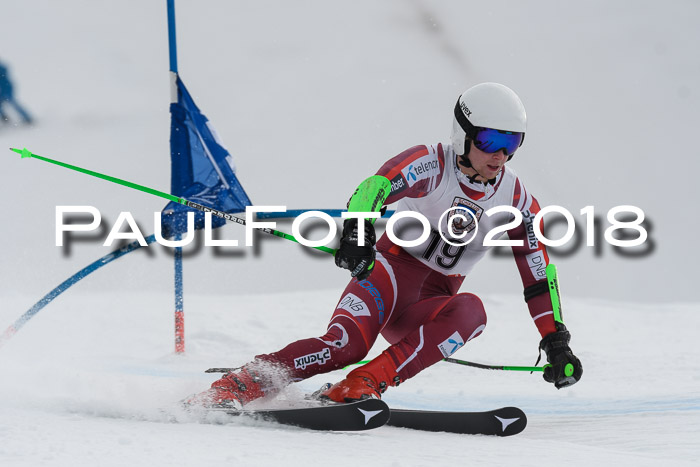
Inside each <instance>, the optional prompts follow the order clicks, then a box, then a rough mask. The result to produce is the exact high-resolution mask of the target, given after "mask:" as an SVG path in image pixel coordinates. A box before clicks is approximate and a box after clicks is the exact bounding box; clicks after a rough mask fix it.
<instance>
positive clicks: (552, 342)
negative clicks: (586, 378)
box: [540, 323, 583, 389]
mask: <svg viewBox="0 0 700 467" xmlns="http://www.w3.org/2000/svg"><path fill="white" fill-rule="evenodd" d="M569 340H571V334H569V331H567V330H566V326H564V325H563V324H561V323H557V331H556V332H553V333H551V334H548V335H546V336H545V337H544V338H543V339H542V340H541V341H540V349H541V350H544V352H545V353H546V354H547V361H548V362H549V363H550V364H549V365H547V366H545V369H544V374H543V375H542V376H543V377H544V380H545V381H547V382H548V383H554V386H555V387H556V388H557V389H561V388H565V387H567V386H571V385H572V384H576V383H577V382H578V380H580V379H581V375H582V374H583V367H582V366H581V361H580V360H579V359H578V358H576V355H574V353H573V352H572V351H571V349H570V348H569Z"/></svg>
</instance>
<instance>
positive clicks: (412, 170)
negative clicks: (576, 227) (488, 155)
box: [256, 144, 555, 381]
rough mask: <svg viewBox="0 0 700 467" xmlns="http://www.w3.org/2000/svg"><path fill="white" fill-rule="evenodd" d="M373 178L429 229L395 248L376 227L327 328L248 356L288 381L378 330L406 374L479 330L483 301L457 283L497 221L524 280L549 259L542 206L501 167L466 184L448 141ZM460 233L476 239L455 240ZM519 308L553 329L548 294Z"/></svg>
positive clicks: (323, 368) (538, 276)
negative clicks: (361, 275) (371, 258)
mask: <svg viewBox="0 0 700 467" xmlns="http://www.w3.org/2000/svg"><path fill="white" fill-rule="evenodd" d="M377 175H382V176H384V177H386V178H388V179H389V180H390V181H391V185H392V189H391V194H390V195H389V197H388V198H387V200H386V202H385V204H387V205H388V204H393V203H395V202H398V205H397V208H396V210H397V212H401V211H414V212H418V213H421V214H422V215H423V216H425V217H426V218H427V219H428V221H429V223H430V227H431V233H430V235H429V236H428V237H427V239H426V240H425V241H423V242H422V243H421V244H420V245H417V246H412V247H400V246H398V245H396V244H394V243H392V241H391V240H390V239H389V238H388V236H387V235H386V234H384V235H383V236H382V237H381V238H380V240H379V241H378V243H377V259H376V262H375V268H374V271H373V272H372V274H371V275H370V277H369V278H368V279H367V280H364V281H358V280H357V279H353V280H351V281H350V283H349V284H348V286H347V287H346V288H345V291H344V292H343V294H342V295H341V297H340V300H339V301H338V304H337V305H336V308H335V311H334V313H333V316H332V318H331V320H330V323H329V326H328V329H327V332H326V334H325V335H323V336H321V337H318V338H309V339H302V340H299V341H297V342H293V343H292V344H289V345H288V346H286V347H285V348H284V349H282V350H280V351H279V352H274V353H271V354H265V355H259V356H257V357H256V358H257V359H260V360H264V361H268V362H271V363H274V364H277V365H281V366H283V367H284V368H285V369H286V370H287V371H288V372H289V376H290V377H291V379H292V380H301V379H305V378H308V377H310V376H313V375H316V374H319V373H325V372H328V371H332V370H335V369H338V368H342V367H345V366H346V365H348V364H351V363H355V362H357V361H359V360H361V359H362V358H364V357H365V356H366V355H367V353H368V352H369V350H370V349H371V347H372V345H373V344H374V342H375V340H376V339H377V337H378V336H379V334H380V333H381V334H382V336H383V337H384V338H385V339H386V340H387V341H388V342H389V343H390V344H391V345H390V347H389V348H388V349H387V352H388V353H389V355H390V356H391V358H392V359H393V361H394V363H395V365H396V369H397V372H398V374H399V376H400V378H401V380H402V381H404V380H406V379H408V378H411V377H412V376H415V375H416V374H417V373H418V372H420V371H421V370H423V369H424V368H426V367H428V366H430V365H432V364H434V363H436V362H438V361H440V360H441V359H443V358H445V357H448V356H450V355H452V354H453V353H454V352H455V351H456V350H457V349H459V348H460V347H461V346H463V345H464V344H465V343H467V342H468V341H469V340H471V339H473V338H475V337H476V336H478V335H479V334H481V332H482V331H483V330H484V327H485V326H486V312H485V310H484V306H483V304H482V302H481V300H480V299H479V297H477V296H476V295H473V294H471V293H458V290H459V288H460V286H461V285H462V282H463V280H464V277H465V276H466V274H468V273H469V272H470V271H471V270H472V268H473V267H474V265H475V264H476V263H477V262H478V261H479V260H480V259H481V258H483V256H484V255H485V254H486V252H487V251H488V249H489V248H490V247H489V246H484V245H483V243H484V239H485V238H486V236H487V235H489V234H490V233H493V232H497V231H494V229H497V228H498V227H502V226H507V230H506V228H503V227H502V228H501V229H500V230H501V231H500V233H497V234H496V235H495V236H493V239H497V238H498V237H500V236H501V235H503V234H505V233H508V236H509V238H510V240H511V241H519V243H521V245H519V246H512V249H513V253H514V256H515V262H516V264H517V267H518V270H519V272H520V276H521V278H522V281H523V286H524V287H529V286H532V285H533V284H535V283H537V282H538V281H543V280H546V276H545V272H544V271H545V267H546V266H547V264H548V263H549V258H548V256H547V251H546V249H545V246H544V245H543V244H542V243H541V242H538V240H537V238H536V237H535V236H534V233H533V224H532V223H533V220H534V217H535V215H536V214H537V212H538V211H539V209H540V207H539V204H538V203H537V200H536V199H535V198H534V197H533V196H532V195H530V193H529V192H528V191H527V190H526V189H525V187H524V185H523V184H522V182H521V181H520V180H519V178H518V176H517V175H516V173H515V172H514V171H513V170H512V169H510V168H509V167H504V169H503V170H502V171H501V172H500V173H499V174H498V176H497V177H496V179H495V181H494V183H492V184H490V183H489V184H483V183H481V182H476V183H472V182H470V181H469V179H468V177H467V176H466V175H464V174H463V173H462V172H461V171H460V170H459V166H458V164H457V156H456V154H455V153H454V151H453V150H452V147H451V146H450V145H445V144H435V145H428V146H415V147H413V148H410V149H408V150H406V151H404V152H402V153H401V154H399V155H398V156H396V157H394V158H392V159H390V160H389V161H387V162H386V163H385V164H384V165H383V166H382V167H381V168H380V169H379V171H378V172H377ZM499 206H512V207H513V208H515V209H516V210H517V211H516V212H518V213H519V215H518V216H514V215H513V213H512V212H505V211H504V212H499V213H495V214H492V215H490V216H488V215H486V212H488V211H489V210H490V209H492V208H496V207H499ZM451 208H452V209H451ZM448 209H451V211H450V212H448V213H447V214H444V213H445V211H447V210H448ZM470 214H471V215H470ZM419 225H420V224H418V223H416V222H412V221H411V220H410V219H402V220H400V221H398V222H397V223H396V226H395V229H394V231H395V232H396V233H397V234H398V236H399V237H400V238H401V239H404V240H410V239H416V238H418V237H419V236H420V233H421V232H422V227H420V228H418V226H419ZM540 228H542V226H540ZM441 234H442V235H441ZM459 235H466V236H465V237H464V238H465V239H468V238H470V237H472V236H474V238H473V239H472V241H471V242H470V243H469V244H468V245H459V244H458V243H462V241H460V240H459ZM446 239H447V240H450V242H451V243H455V244H456V245H451V244H450V243H449V242H447V241H446ZM527 305H528V308H529V311H530V315H531V316H532V318H533V320H534V323H535V325H536V326H537V328H538V330H539V332H540V334H541V335H542V336H545V335H547V334H549V333H551V332H554V331H555V327H554V317H553V313H552V304H551V300H550V298H549V295H548V294H540V295H536V296H535V297H533V298H532V299H530V300H529V301H528V303H527Z"/></svg>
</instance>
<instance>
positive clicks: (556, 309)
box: [545, 264, 574, 376]
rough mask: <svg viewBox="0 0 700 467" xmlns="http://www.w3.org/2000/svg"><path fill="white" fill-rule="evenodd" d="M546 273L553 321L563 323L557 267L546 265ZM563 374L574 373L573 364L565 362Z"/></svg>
mask: <svg viewBox="0 0 700 467" xmlns="http://www.w3.org/2000/svg"><path fill="white" fill-rule="evenodd" d="M545 274H546V275H547V286H548V287H549V296H550V298H551V299H552V311H553V313H554V321H555V322H557V323H560V324H562V325H563V324H564V320H563V318H562V315H561V293H560V291H559V276H558V275H557V267H556V266H555V265H553V264H549V265H547V268H546V269H545ZM564 374H565V375H566V376H571V375H573V374H574V365H572V364H571V363H567V364H566V366H565V367H564Z"/></svg>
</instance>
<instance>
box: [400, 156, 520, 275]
mask: <svg viewBox="0 0 700 467" xmlns="http://www.w3.org/2000/svg"><path fill="white" fill-rule="evenodd" d="M427 147H428V151H429V154H428V155H427V156H424V157H425V158H427V159H428V160H431V159H432V158H435V160H436V161H437V159H438V153H437V144H435V145H429V146H427ZM442 147H443V150H444V155H445V167H444V169H443V170H444V174H443V176H442V180H440V184H439V185H438V186H437V187H435V188H434V189H433V190H432V191H430V192H429V193H428V194H427V195H426V196H424V197H422V198H408V197H406V198H402V199H401V200H399V202H398V204H397V207H396V212H397V213H398V212H400V211H407V210H408V211H414V212H419V213H421V214H422V215H423V216H425V217H426V218H427V219H428V221H429V222H430V227H431V229H432V232H431V234H430V236H429V237H428V239H427V240H426V241H424V242H423V243H422V244H420V245H418V246H414V247H402V248H404V249H405V250H406V251H407V252H408V253H410V254H411V255H412V256H413V257H415V258H416V259H418V260H420V261H421V262H422V263H423V264H425V265H427V266H428V267H430V268H432V269H434V270H435V271H438V272H441V273H442V274H445V275H462V276H465V275H467V274H468V273H469V271H471V270H472V268H473V267H474V265H475V264H476V263H477V262H478V261H479V260H480V259H481V258H482V257H483V256H484V255H485V254H486V252H487V251H488V249H489V248H491V247H487V246H484V245H483V242H484V237H485V236H486V234H487V233H489V231H491V230H492V229H493V228H495V227H498V226H502V225H504V224H506V223H507V222H509V221H511V220H512V219H513V215H512V214H510V213H507V212H501V213H497V214H494V215H492V216H487V215H485V214H484V213H485V212H486V211H488V210H489V209H491V208H493V207H496V206H503V205H506V206H512V205H513V194H514V190H515V184H516V178H517V176H516V174H515V172H514V171H513V170H512V169H510V168H509V167H507V166H505V167H504V170H502V171H501V172H500V174H499V175H498V177H497V180H496V183H495V185H486V186H485V185H483V184H482V183H470V182H469V180H468V178H467V176H466V175H464V174H463V173H462V172H461V171H460V170H459V168H458V165H457V155H456V154H455V153H454V150H453V149H452V146H451V145H445V144H443V146H442ZM437 175H438V173H437V171H436V172H434V174H433V175H432V177H433V178H434V179H433V180H431V183H430V186H431V187H432V186H434V184H435V183H436V181H437ZM460 182H461V183H462V184H463V185H465V186H468V187H469V188H471V189H473V190H476V191H480V192H484V193H486V194H485V196H484V197H482V198H481V199H479V200H475V199H471V198H470V197H469V196H467V195H466V194H465V193H464V191H463V190H462V188H461V187H460ZM409 183H410V181H409ZM453 207H454V208H456V209H454V210H452V211H450V212H449V213H447V214H444V213H445V211H446V210H448V209H449V208H453ZM466 211H469V212H471V213H472V214H473V215H474V217H475V218H476V219H477V220H478V223H477V222H475V221H474V217H472V216H470V215H469V213H467V212H466ZM459 214H461V215H462V216H463V217H465V218H466V219H467V220H466V221H464V220H462V219H460V218H459V216H458V217H457V218H454V216H455V215H459ZM448 222H450V223H451V225H452V232H454V234H456V235H457V236H459V235H460V234H463V233H465V232H466V235H465V236H464V237H463V238H462V239H460V238H459V237H457V238H455V237H454V236H453V235H452V234H451V233H450V231H449V230H448ZM393 230H394V233H395V234H396V235H397V236H398V238H400V239H401V240H404V241H409V240H415V239H417V238H418V237H419V236H420V234H421V233H422V232H423V227H422V225H421V224H420V223H419V222H418V221H417V220H415V219H411V218H406V219H399V220H398V221H397V222H396V224H395V225H394V229H393ZM474 230H476V235H474ZM438 232H442V234H443V235H442V236H440V235H439V233H438ZM504 233H505V232H501V233H500V234H497V235H495V236H494V237H493V239H497V238H499V237H501V236H503V234H504ZM473 235H474V237H473V240H472V241H471V242H469V244H468V245H463V246H454V245H450V244H449V243H447V242H446V241H445V239H444V238H443V237H445V238H447V239H448V240H450V241H451V242H452V243H455V244H457V245H459V244H462V243H464V242H465V241H467V240H468V239H469V238H472V236H473Z"/></svg>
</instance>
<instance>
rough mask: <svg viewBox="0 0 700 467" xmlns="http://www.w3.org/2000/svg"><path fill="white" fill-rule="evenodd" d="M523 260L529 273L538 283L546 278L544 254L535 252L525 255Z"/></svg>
mask: <svg viewBox="0 0 700 467" xmlns="http://www.w3.org/2000/svg"><path fill="white" fill-rule="evenodd" d="M525 258H526V259H527V265H528V266H529V267H530V272H531V273H532V276H533V277H534V278H535V279H537V280H538V281H539V280H542V279H546V278H547V273H546V272H545V269H546V268H547V263H546V262H545V260H544V253H542V252H541V251H536V252H534V253H530V254H529V255H525Z"/></svg>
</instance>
